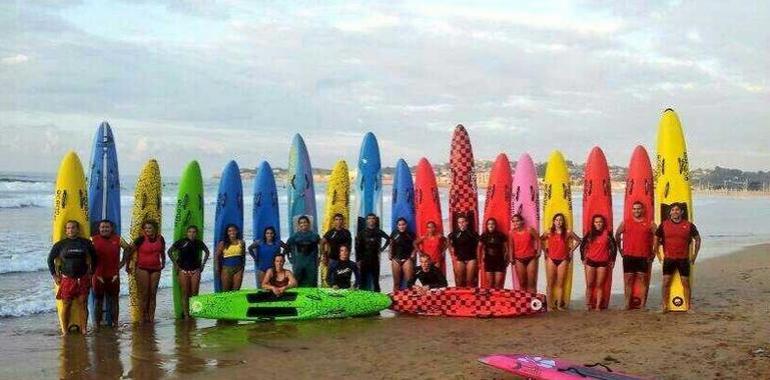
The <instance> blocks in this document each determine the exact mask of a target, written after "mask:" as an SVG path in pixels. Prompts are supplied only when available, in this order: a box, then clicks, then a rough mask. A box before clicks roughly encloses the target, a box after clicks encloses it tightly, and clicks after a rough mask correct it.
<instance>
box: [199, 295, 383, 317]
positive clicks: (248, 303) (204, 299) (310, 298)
mask: <svg viewBox="0 0 770 380" xmlns="http://www.w3.org/2000/svg"><path fill="white" fill-rule="evenodd" d="M389 306H390V297H388V296H387V295H386V294H382V293H376V292H369V291H364V290H346V289H340V290H334V289H330V288H298V289H289V290H287V291H286V292H285V293H284V294H283V295H281V296H280V297H276V296H275V295H273V293H271V292H267V291H260V290H256V289H254V290H240V291H236V292H226V293H214V294H206V295H201V296H197V297H193V298H191V299H190V314H191V315H192V316H194V317H196V318H209V319H224V320H236V321H273V320H277V321H280V320H302V319H320V318H345V317H356V316H364V315H371V314H375V313H378V312H379V311H380V310H384V309H387V308H388V307H389Z"/></svg>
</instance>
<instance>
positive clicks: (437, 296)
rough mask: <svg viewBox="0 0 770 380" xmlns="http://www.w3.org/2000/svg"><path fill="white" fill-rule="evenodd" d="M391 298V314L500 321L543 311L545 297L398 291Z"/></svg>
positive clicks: (505, 292) (487, 292)
mask: <svg viewBox="0 0 770 380" xmlns="http://www.w3.org/2000/svg"><path fill="white" fill-rule="evenodd" d="M391 298H392V299H393V304H392V305H391V309H393V310H394V311H397V312H401V313H411V314H418V315H425V316H447V317H481V318H500V317H516V316H521V315H528V314H536V313H542V312H545V311H546V302H545V295H542V294H533V293H529V292H526V291H523V290H507V289H478V288H445V289H433V290H430V291H428V293H427V294H420V293H419V292H417V291H415V290H401V291H398V292H395V293H393V294H391Z"/></svg>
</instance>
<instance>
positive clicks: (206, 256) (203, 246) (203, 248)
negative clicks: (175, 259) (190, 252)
mask: <svg viewBox="0 0 770 380" xmlns="http://www.w3.org/2000/svg"><path fill="white" fill-rule="evenodd" d="M198 244H200V248H201V251H203V260H201V269H200V271H201V272H203V268H204V267H206V263H207V262H208V261H209V255H210V254H211V253H210V252H209V247H208V246H207V245H206V243H204V242H203V241H202V240H198Z"/></svg>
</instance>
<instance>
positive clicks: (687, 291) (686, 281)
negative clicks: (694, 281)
mask: <svg viewBox="0 0 770 380" xmlns="http://www.w3.org/2000/svg"><path fill="white" fill-rule="evenodd" d="M679 278H681V279H682V290H683V291H684V299H685V300H687V307H688V308H690V309H692V303H691V302H690V301H691V298H690V278H689V277H684V276H680V277H679Z"/></svg>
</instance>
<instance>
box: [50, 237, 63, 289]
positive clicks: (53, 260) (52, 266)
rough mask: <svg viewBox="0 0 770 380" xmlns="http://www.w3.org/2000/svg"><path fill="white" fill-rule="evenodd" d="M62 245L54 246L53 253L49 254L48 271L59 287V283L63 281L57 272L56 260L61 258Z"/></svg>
mask: <svg viewBox="0 0 770 380" xmlns="http://www.w3.org/2000/svg"><path fill="white" fill-rule="evenodd" d="M60 245H61V244H59V243H56V244H54V245H53V247H51V252H49V253H48V271H49V272H51V277H53V280H54V282H56V285H59V281H60V280H61V277H60V276H59V273H58V271H57V270H56V258H57V257H59V247H60Z"/></svg>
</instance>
